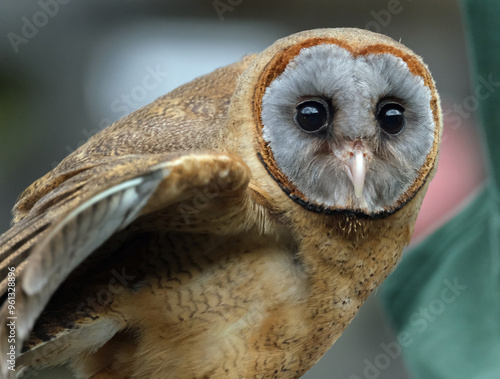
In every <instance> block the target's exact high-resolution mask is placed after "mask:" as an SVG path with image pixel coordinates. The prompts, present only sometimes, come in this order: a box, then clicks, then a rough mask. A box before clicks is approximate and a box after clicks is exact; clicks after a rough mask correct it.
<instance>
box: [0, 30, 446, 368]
mask: <svg viewBox="0 0 500 379" xmlns="http://www.w3.org/2000/svg"><path fill="white" fill-rule="evenodd" d="M441 129H442V125H441V114H440V106H439V97H438V94H437V92H436V88H435V85H434V82H433V80H432V78H431V76H430V73H429V71H428V70H427V68H426V66H425V65H424V63H423V62H422V61H421V59H420V58H419V57H418V56H417V55H415V54H414V53H413V52H412V51H411V50H409V49H408V48H406V47H405V46H403V45H401V44H400V43H398V42H395V41H393V40H392V39H390V38H388V37H385V36H382V35H379V34H375V33H371V32H368V31H363V30H357V29H318V30H311V31H306V32H302V33H297V34H294V35H291V36H289V37H286V38H284V39H281V40H279V41H277V42H276V43H275V44H273V45H272V46H271V47H269V48H268V49H266V50H265V51H264V52H262V53H261V54H258V55H254V56H248V57H246V58H244V59H243V60H241V61H240V62H237V63H235V64H232V65H230V66H227V67H223V68H221V69H218V70H216V71H214V72H212V73H210V74H208V75H206V76H203V77H200V78H198V79H195V80H194V81H192V82H190V83H188V84H186V85H184V86H182V87H179V88H177V89H175V90H174V91H172V92H170V93H168V94H167V95H165V96H163V97H161V98H159V99H158V100H156V101H155V102H153V103H152V104H150V105H148V106H146V107H144V108H142V109H140V110H138V111H136V112H134V113H132V114H131V115H129V116H127V117H125V118H123V119H122V120H120V121H118V122H116V123H115V124H113V125H111V126H110V127H108V128H107V129H105V130H103V131H102V132H100V133H98V134H97V135H95V136H93V137H92V138H90V140H89V141H88V142H87V143H86V144H85V145H83V146H82V147H80V148H79V149H78V150H77V151H75V152H74V153H73V154H71V155H70V156H68V157H67V158H66V159H65V160H64V161H63V162H61V164H60V165H59V166H58V167H57V168H55V169H54V170H52V171H51V172H49V173H48V174H47V175H45V176H44V177H42V178H41V179H39V180H38V181H36V182H35V183H34V184H32V185H31V186H30V187H29V188H28V189H27V190H26V191H25V192H24V193H23V194H22V195H21V197H20V199H19V201H18V203H17V204H16V205H15V208H14V221H13V226H12V228H11V229H10V230H9V231H7V232H6V233H5V234H4V235H3V236H2V237H1V240H0V243H1V245H0V246H1V248H0V254H1V256H0V257H1V264H0V269H1V271H2V276H1V277H2V278H5V279H4V280H3V281H2V282H1V287H0V289H1V292H2V293H3V294H4V297H3V301H4V304H3V308H2V310H1V317H2V329H1V338H0V341H1V346H2V350H1V352H2V356H3V357H5V355H4V353H5V354H8V353H9V351H11V347H10V345H14V348H15V351H16V353H17V355H18V356H17V358H16V362H15V364H16V373H19V372H20V371H22V369H25V368H30V367H31V368H35V369H38V368H42V367H45V366H52V365H59V364H63V363H67V364H68V365H69V366H71V367H72V368H73V369H74V370H75V372H76V373H77V374H78V375H79V376H80V377H86V378H88V377H92V378H125V377H127V378H128V377H132V378H208V377H211V378H242V377H245V378H254V377H255V378H264V377H265V378H271V377H276V378H295V377H299V376H301V375H302V374H303V373H304V372H305V371H307V370H308V369H309V368H310V367H311V366H312V365H313V364H314V363H315V362H316V361H317V360H318V359H319V358H320V357H321V356H322V355H323V354H324V353H325V352H326V350H327V349H328V348H329V347H330V346H331V345H332V344H333V343H334V341H335V340H336V339H337V338H338V337H339V336H340V334H341V333H342V331H343V330H344V329H345V328H346V326H347V325H348V324H349V322H350V321H351V320H352V318H353V317H354V315H355V314H356V312H357V311H358V309H359V307H360V306H361V304H362V303H363V302H364V301H365V299H366V298H367V297H368V295H369V294H370V293H371V292H372V291H373V290H374V289H375V288H376V287H377V286H378V285H379V284H380V283H381V282H382V281H383V280H384V278H385V277H386V276H387V275H388V274H389V272H390V271H391V270H392V269H393V267H394V265H395V264H396V263H397V261H398V260H399V258H400V255H401V250H402V249H403V247H404V246H405V245H406V244H408V242H409V240H410V237H411V235H412V232H413V227H414V223H415V219H416V217H417V214H418V211H419V208H420V205H421V203H422V199H423V196H424V194H425V191H426V189H427V185H428V183H429V181H430V179H431V177H432V176H433V174H434V172H435V169H436V165H437V154H438V149H439V140H440V134H441ZM14 286H15V291H13V290H12V288H14ZM7 317H17V319H15V328H14V330H15V332H14V336H15V338H14V340H13V341H14V342H15V343H12V344H10V343H7V340H8V338H9V336H12V329H9V326H8V322H9V320H10V319H7ZM23 343H24V345H23ZM1 365H2V370H3V372H4V373H7V372H9V373H11V371H9V367H8V366H9V365H8V363H7V364H6V360H5V359H2V361H1Z"/></svg>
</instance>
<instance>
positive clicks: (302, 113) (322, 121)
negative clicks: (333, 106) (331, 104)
mask: <svg viewBox="0 0 500 379" xmlns="http://www.w3.org/2000/svg"><path fill="white" fill-rule="evenodd" d="M295 109H296V111H295V117H294V121H295V124H297V126H298V127H299V128H300V129H302V130H303V131H304V132H306V133H316V132H319V131H322V130H324V129H326V127H327V126H328V120H329V119H330V114H329V110H328V104H327V103H326V102H325V101H324V100H323V99H314V100H306V101H303V102H302V103H299V104H298V105H297V107H296V108H295Z"/></svg>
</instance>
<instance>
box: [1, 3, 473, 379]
mask: <svg viewBox="0 0 500 379" xmlns="http://www.w3.org/2000/svg"><path fill="white" fill-rule="evenodd" d="M341 26H349V27H359V28H368V29H370V30H372V31H378V32H381V33H384V34H387V35H389V36H391V37H393V38H394V39H396V40H401V42H403V43H404V44H406V45H407V46H409V47H410V48H411V49H413V50H414V51H415V52H417V53H418V54H419V55H421V56H423V57H424V59H425V61H426V63H427V64H428V65H429V67H430V69H431V71H432V73H433V75H434V78H435V79H436V81H437V85H438V89H439V91H440V93H441V97H442V99H443V104H444V107H445V109H446V107H449V104H461V103H462V102H463V100H464V99H465V98H466V97H467V96H468V95H469V94H470V91H471V90H470V86H469V79H468V78H469V75H468V68H467V62H466V52H465V43H464V35H463V30H462V25H461V19H460V14H459V8H458V4H457V2H456V1H455V0H444V1H443V0H442V1H439V2H437V1H431V0H420V1H411V0H400V1H397V0H383V1H378V0H377V1H375V0H370V1H368V0H365V1H350V2H348V1H340V0H328V1H326V0H324V1H320V0H312V1H308V2H305V1H296V0H293V1H275V2H272V3H271V2H268V1H261V0H254V1H249V0H220V1H189V2H186V1H180V0H176V1H153V0H143V1H141V2H139V1H132V0H120V1H118V0H108V1H106V2H102V1H95V0H92V1H91V0H87V1H85V2H83V1H80V2H77V1H69V0H64V1H63V0H58V1H56V0H40V1H31V2H27V1H13V0H10V1H7V0H6V1H2V3H1V5H0V200H1V201H0V232H3V231H5V230H7V229H8V227H9V222H10V209H11V207H12V205H13V204H14V202H15V200H16V197H17V195H18V194H19V193H20V192H21V191H22V190H23V189H24V188H26V187H27V186H28V185H29V184H31V183H32V182H33V181H34V180H35V179H37V178H38V177H40V176H42V175H43V174H45V173H46V172H47V171H49V170H51V169H52V168H53V167H55V165H57V163H58V162H59V161H61V160H62V159H63V158H64V157H65V156H66V155H67V154H68V153H70V152H72V151H73V150H74V149H76V148H77V147H78V146H79V145H80V144H82V143H83V142H84V141H85V140H86V139H87V138H88V137H89V136H91V135H92V134H94V133H96V132H97V131H98V130H100V129H102V128H103V127H105V126H106V125H108V124H110V123H111V122H113V121H115V120H117V119H119V118H121V117H122V116H124V115H125V114H128V113H129V112H132V111H134V110H135V109H138V108H139V107H141V106H142V105H145V104H147V103H148V102H150V101H152V100H154V99H155V98H156V97H158V96H160V95H162V94H164V93H166V92H168V91H170V90H171V89H173V88H175V87H177V86H178V85H180V84H182V83H185V82H187V81H189V80H191V79H192V78H194V77H196V76H199V75H202V74H205V73H208V72H210V71H211V70H213V69H215V68H217V67H219V66H222V65H226V64H229V63H231V62H234V61H236V60H238V59H240V58H241V57H242V56H243V55H245V54H247V53H253V52H259V51H261V50H263V49H264V48H265V47H267V46H268V45H270V44H271V43H272V42H274V41H275V40H276V39H278V38H280V37H283V36H286V35H288V34H290V33H293V32H297V31H300V30H304V29H312V28H318V27H341ZM471 119H472V117H471ZM466 121H467V122H468V121H470V120H466ZM391 341H394V335H393V333H392V332H391V329H390V326H389V325H388V323H387V321H386V317H385V315H384V313H383V311H382V310H381V308H380V306H379V303H378V300H377V297H376V295H375V296H373V297H372V298H370V299H369V301H368V302H367V303H366V304H365V306H364V307H363V308H362V310H361V312H360V314H359V315H358V316H357V317H356V319H355V320H354V322H353V323H352V325H351V326H350V327H349V328H348V329H347V331H346V332H345V333H344V335H343V336H342V337H341V338H340V340H339V341H338V342H337V343H336V344H335V346H334V347H333V348H332V349H331V350H330V351H329V353H327V354H326V355H325V356H324V357H323V359H322V360H321V361H320V362H319V363H318V364H317V365H316V366H315V367H314V368H313V369H311V370H310V371H309V373H308V374H307V375H306V376H305V377H306V378H309V379H313V378H346V379H357V378H370V379H374V378H389V379H405V378H409V376H408V374H407V373H406V371H405V366H404V362H403V360H402V358H401V357H397V358H396V359H393V360H392V361H391V364H390V365H389V367H388V368H386V369H384V370H380V372H379V373H378V374H373V375H372V376H369V375H368V374H369V372H368V371H366V368H367V365H368V364H369V363H370V362H374V360H375V359H376V357H377V355H379V354H380V353H383V352H384V350H383V348H382V346H383V344H386V345H387V344H389V343H390V342H391ZM38 377H40V378H49V377H50V378H67V377H68V378H69V377H71V376H70V375H69V374H68V373H67V372H66V371H64V370H61V369H59V370H52V371H51V372H47V373H42V374H39V375H38Z"/></svg>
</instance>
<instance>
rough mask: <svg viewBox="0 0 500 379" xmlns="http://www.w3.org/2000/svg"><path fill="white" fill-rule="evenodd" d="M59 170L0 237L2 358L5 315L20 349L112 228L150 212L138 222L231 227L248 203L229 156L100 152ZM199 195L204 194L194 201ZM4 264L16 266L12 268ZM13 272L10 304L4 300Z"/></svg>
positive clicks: (239, 171)
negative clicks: (49, 187)
mask: <svg viewBox="0 0 500 379" xmlns="http://www.w3.org/2000/svg"><path fill="white" fill-rule="evenodd" d="M63 176H65V177H62V178H60V183H57V186H56V187H55V188H53V189H52V191H50V192H49V193H47V194H46V195H45V196H43V197H42V198H41V199H39V200H38V202H37V203H36V204H34V206H33V207H32V209H31V212H30V214H29V215H28V216H26V217H25V218H24V219H23V220H21V221H20V222H19V223H17V224H15V225H14V226H13V227H12V228H11V229H10V230H9V231H8V232H6V233H5V234H4V235H2V236H1V237H0V259H1V260H0V271H1V272H2V277H4V278H5V279H4V280H3V281H2V282H1V287H0V293H1V294H2V296H3V299H4V304H3V306H2V308H1V311H0V312H1V313H0V316H1V317H0V318H1V320H2V327H1V328H2V329H1V333H0V341H1V342H0V344H1V345H0V346H1V354H2V356H4V354H6V353H7V352H8V350H7V351H5V349H6V347H7V336H8V330H7V327H6V324H7V322H6V320H9V318H8V317H17V320H16V329H17V330H16V331H17V337H16V338H17V348H18V350H20V348H21V347H22V341H24V340H25V339H26V338H27V336H28V334H29V332H30V331H31V329H32V327H33V325H34V323H35V320H36V319H37V317H38V316H39V315H40V313H41V312H42V310H43V309H44V307H45V305H46V304H47V302H48V301H49V299H50V297H51V296H52V294H53V293H54V292H55V291H56V290H57V288H58V287H59V285H60V284H61V283H62V282H63V281H64V279H65V278H66V277H67V276H68V275H69V274H70V273H71V272H72V271H73V270H74V269H75V268H76V267H77V266H78V265H79V264H80V263H81V262H82V261H83V260H84V259H85V258H87V257H88V256H89V255H90V254H91V253H92V252H93V251H95V250H96V249H97V248H98V247H99V246H100V245H102V244H103V243H104V242H105V241H106V240H107V239H108V238H109V237H110V236H112V235H113V234H115V233H117V232H118V231H120V230H123V229H125V228H127V227H129V226H130V227H133V226H134V225H131V224H132V223H134V222H135V223H137V224H138V225H140V224H141V222H142V221H141V220H147V219H148V215H151V214H153V213H155V212H158V213H159V214H161V216H162V219H163V222H162V223H161V225H160V224H159V225H158V226H155V225H154V224H151V223H148V222H146V224H147V227H148V228H154V227H158V228H167V229H168V228H170V227H172V228H175V230H182V229H183V228H185V229H190V230H193V228H195V229H196V228H200V229H204V228H205V229H206V228H208V229H210V227H211V225H212V224H213V223H214V222H215V223H217V224H218V225H221V224H224V225H226V226H225V227H226V228H231V227H238V226H236V224H235V223H231V218H232V217H236V216H237V217H240V218H241V215H244V214H248V213H249V212H252V209H254V207H252V206H249V205H250V204H251V203H252V196H253V195H252V194H251V192H252V191H251V190H250V189H249V187H248V183H249V179H250V171H249V169H248V167H247V166H246V164H245V163H244V162H243V161H242V160H241V159H240V158H239V157H238V156H235V155H231V154H222V153H213V152H196V153H184V154H183V153H170V154H160V155H152V156H123V157H108V158H104V159H102V160H100V161H96V162H94V163H93V164H92V165H90V166H87V167H80V168H78V169H75V171H73V172H72V173H66V174H64V175H63ZM202 194H207V195H206V196H205V198H204V201H203V202H200V199H199V198H200V196H202ZM250 218H251V217H250ZM152 219H154V218H152ZM224 221H225V222H224ZM231 225H233V226H231ZM240 225H241V224H240ZM10 267H16V268H15V270H14V271H13V274H9V272H10V269H9V268H10ZM9 275H10V276H9ZM14 278H15V302H10V304H9V300H10V299H14V295H12V296H11V294H10V292H13V290H10V288H13V287H12V283H14ZM9 305H11V307H9ZM1 361H2V364H3V365H5V363H4V361H5V360H4V359H2V360H1ZM3 369H4V368H3Z"/></svg>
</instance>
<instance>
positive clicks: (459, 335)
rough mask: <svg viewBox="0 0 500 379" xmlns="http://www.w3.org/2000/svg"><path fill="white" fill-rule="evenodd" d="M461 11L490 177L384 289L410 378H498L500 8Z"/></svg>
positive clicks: (481, 5) (468, 2)
mask: <svg viewBox="0 0 500 379" xmlns="http://www.w3.org/2000/svg"><path fill="white" fill-rule="evenodd" d="M461 4H462V11H463V18H464V22H465V27H466V32H467V34H468V39H469V41H468V42H469V53H470V60H471V66H472V71H473V88H474V96H475V99H476V100H477V102H478V105H479V108H478V118H479V121H480V123H481V126H482V128H483V131H484V133H483V134H484V138H483V140H484V148H485V151H486V156H487V160H488V165H489V167H488V169H489V178H488V181H487V183H486V185H485V187H484V188H483V189H482V191H481V192H480V194H479V195H478V196H477V197H476V198H475V199H474V200H473V201H472V202H471V203H470V204H469V205H468V206H467V207H466V209H463V210H462V211H461V212H460V213H459V214H458V215H457V216H456V217H454V218H453V219H452V220H451V221H449V222H448V223H447V224H446V225H444V226H443V227H441V228H440V229H438V230H437V231H436V232H434V233H433V234H432V235H431V236H430V237H429V238H428V239H427V240H426V241H424V242H423V243H422V244H420V245H418V246H417V247H416V248H414V249H413V250H412V251H411V252H410V253H408V255H407V256H405V258H404V259H403V261H402V263H401V265H400V266H399V267H398V268H397V270H396V271H395V272H394V274H392V275H391V276H390V277H389V278H388V280H387V281H386V283H385V285H384V286H383V288H382V301H383V302H384V305H385V307H386V309H387V310H388V312H389V315H390V317H391V319H392V322H393V324H394V326H395V327H396V329H397V332H398V337H399V338H398V341H399V343H400V345H401V346H402V348H403V349H402V350H403V355H404V358H405V362H406V364H407V367H408V370H409V371H410V374H411V376H412V377H413V378H414V379H434V378H436V379H437V378H439V379H448V378H449V379H451V378H453V379H500V190H499V189H500V167H499V165H500V18H499V17H500V1H498V0H488V1H485V0H461ZM436 41H438V39H437V40H436ZM436 43H438V42H436ZM445 48H446V47H445V46H443V49H445ZM464 80H466V79H465V78H464ZM488 82H489V83H490V84H489V86H490V89H491V91H487V90H485V89H484V88H482V89H480V87H487V85H486V84H485V83H488Z"/></svg>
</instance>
